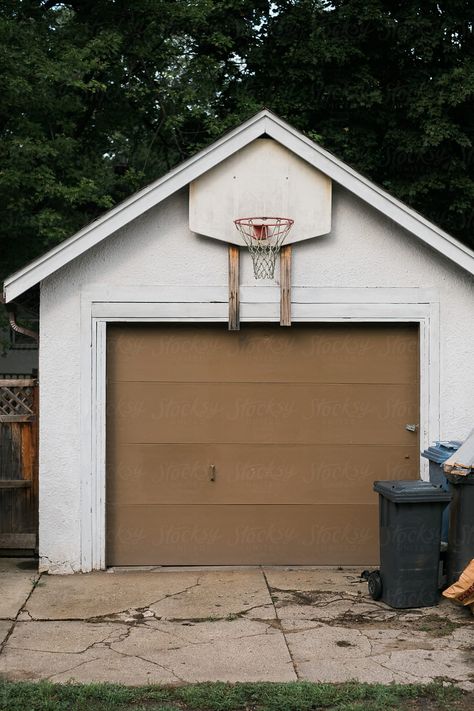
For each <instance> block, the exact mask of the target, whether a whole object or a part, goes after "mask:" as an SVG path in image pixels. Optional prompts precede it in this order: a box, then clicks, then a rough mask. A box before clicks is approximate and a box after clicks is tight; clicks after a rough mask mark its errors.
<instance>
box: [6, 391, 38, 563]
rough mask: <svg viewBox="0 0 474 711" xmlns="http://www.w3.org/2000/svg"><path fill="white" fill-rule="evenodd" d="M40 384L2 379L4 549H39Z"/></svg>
mask: <svg viewBox="0 0 474 711" xmlns="http://www.w3.org/2000/svg"><path fill="white" fill-rule="evenodd" d="M37 529H38V382H37V380H34V379H31V378H24V379H18V378H16V379H3V380H0V548H29V549H31V548H35V547H36V540H37Z"/></svg>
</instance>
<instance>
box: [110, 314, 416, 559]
mask: <svg viewBox="0 0 474 711" xmlns="http://www.w3.org/2000/svg"><path fill="white" fill-rule="evenodd" d="M107 344H108V349H107V359H108V360H107V383H108V385H107V456H106V459H107V563H108V564H109V565H213V564H214V565H238V564H247V565H251V564H262V563H263V564H267V565H271V564H275V565H278V564H279V565H285V564H313V565H314V564H323V565H324V564H328V565H329V564H331V565H334V564H341V565H342V564H351V565H358V564H360V565H362V566H365V565H371V564H376V563H377V557H378V524H377V497H376V495H375V494H374V492H373V490H372V485H373V481H374V480H376V479H391V478H417V476H418V469H419V443H418V433H417V432H415V433H412V432H407V430H406V429H405V426H406V424H407V423H418V422H419V376H418V362H419V357H418V331H417V327H416V326H414V325H411V324H403V325H396V324H387V325H380V324H356V325H347V324H331V325H328V324H297V325H294V326H293V327H292V328H291V329H282V328H280V327H279V325H276V324H273V325H264V326H262V325H261V324H252V325H249V324H242V328H241V331H240V332H238V333H229V332H228V331H227V326H226V324H218V325H194V324H192V325H189V324H186V325H184V324H183V325H170V324H166V325H163V324H160V325H158V324H140V325H129V324H126V325H114V326H111V327H110V328H108V340H107ZM211 464H212V465H214V466H215V481H214V482H211V481H209V466H210V465H211Z"/></svg>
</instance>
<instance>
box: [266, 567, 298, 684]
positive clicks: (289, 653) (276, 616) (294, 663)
mask: <svg viewBox="0 0 474 711" xmlns="http://www.w3.org/2000/svg"><path fill="white" fill-rule="evenodd" d="M260 570H261V572H262V575H263V579H264V580H265V585H266V586H267V590H268V594H269V596H270V600H271V601H272V605H273V609H274V610H275V618H276V619H277V620H278V622H279V623H280V630H281V634H282V636H283V639H284V641H285V645H286V648H287V650H288V656H289V658H290V660H291V664H292V665H293V671H294V673H295V676H296V679H297V681H299V680H300V674H299V671H298V667H297V665H296V661H295V659H294V657H293V654H292V653H291V649H290V645H289V644H288V640H287V638H286V635H285V632H284V630H283V628H282V626H281V620H280V618H279V616H278V610H277V608H276V605H275V602H274V600H273V597H272V589H271V587H270V584H269V582H268V578H267V574H266V572H265V570H264V568H260Z"/></svg>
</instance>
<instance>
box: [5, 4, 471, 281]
mask: <svg viewBox="0 0 474 711" xmlns="http://www.w3.org/2000/svg"><path fill="white" fill-rule="evenodd" d="M473 9H474V8H473V4H472V2H470V1H468V0H439V1H438V2H432V1H431V0H421V1H420V0H419V1H418V2H414V1H413V0H400V1H399V2H396V1H389V0H330V1H328V0H280V1H275V2H271V0H253V1H249V0H134V2H129V1H128V0H75V1H71V2H54V1H51V0H50V1H49V2H47V1H46V2H45V1H40V0H0V72H1V76H2V94H1V99H0V141H1V143H0V203H1V206H2V207H1V210H2V219H1V220H0V250H1V255H2V259H1V270H2V273H1V274H0V278H1V277H4V276H5V275H6V274H8V273H10V272H12V271H14V270H15V269H17V268H19V267H20V266H21V265H23V264H24V263H25V262H27V261H29V260H30V259H33V258H35V257H36V256H38V255H39V254H41V253H42V252H44V251H45V250H46V249H48V248H50V247H52V246H54V245H55V244H57V243H58V242H60V241H61V240H62V239H64V238H65V237H67V236H68V235H70V234H71V233H73V232H74V231H75V230H76V229H78V228H79V227H81V226H82V225H84V224H85V223H87V222H89V221H90V220H91V219H93V218H95V217H96V216H97V215H98V214H100V213H101V212H102V211H104V210H106V209H108V208H109V207H111V206H112V205H114V204H116V203H117V202H119V201H120V200H122V199H123V198H124V197H126V196H127V195H128V194H130V193H131V192H133V191H135V190H136V189H138V188H140V187H142V186H143V185H145V184H146V183H147V182H149V181H151V180H153V179H155V178H157V177H159V176H160V175H161V174H163V173H164V172H166V171H167V170H168V169H169V168H170V167H171V166H172V165H174V164H176V163H178V162H179V161H181V160H183V159H185V158H186V157H188V156H189V155H191V154H192V153H194V152H195V151H196V150H198V149H199V148H201V147H202V146H204V145H206V144H207V143H209V142H211V141H212V140H214V139H215V138H216V137H217V136H219V135H220V134H221V133H222V132H224V131H225V130H227V129H228V128H230V127H232V126H234V125H236V124H238V123H239V122H240V121H242V120H243V119H245V118H247V117H248V116H249V115H251V114H253V113H254V112H255V111H257V110H259V109H260V108H261V107H262V106H267V107H268V108H270V109H273V110H274V111H275V112H276V113H278V114H279V115H281V116H282V117H283V118H285V119H287V120H288V121H290V122H291V123H293V124H294V125H296V127H297V128H299V129H300V130H302V131H304V132H306V133H307V134H308V135H309V136H310V137H313V138H315V139H316V140H318V141H320V142H321V143H322V144H323V145H324V146H325V147H326V148H328V149H329V150H332V151H333V152H335V153H336V154H337V155H338V156H340V157H341V158H343V159H344V160H346V161H347V162H348V163H350V164H351V165H353V166H354V167H355V168H356V169H357V170H360V171H362V172H363V173H365V174H366V175H368V176H369V177H370V178H372V179H373V180H375V181H376V182H378V183H380V184H382V185H383V186H384V187H386V188H387V189H388V190H390V191H391V192H393V193H394V194H395V195H397V196H399V197H400V198H401V199H402V200H405V201H406V202H408V203H409V204H410V205H412V206H413V207H415V208H416V209H418V210H420V211H421V212H422V213H424V214H425V215H426V216H427V217H429V218H430V219H432V220H434V221H435V222H437V223H439V224H440V225H441V226H443V227H444V228H445V229H447V230H448V231H451V232H452V233H453V234H455V235H456V236H457V237H459V238H460V239H461V240H463V241H464V242H466V243H468V244H470V245H471V246H473V245H474V240H473V236H472V232H473V225H472V219H473V208H472V205H473V202H474V200H473V198H474V167H473V155H474V153H473V146H472V144H473V141H474V37H473V17H472V16H473Z"/></svg>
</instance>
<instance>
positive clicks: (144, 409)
mask: <svg viewBox="0 0 474 711" xmlns="http://www.w3.org/2000/svg"><path fill="white" fill-rule="evenodd" d="M107 414H108V416H109V418H111V419H112V421H113V422H114V423H115V427H116V432H115V436H116V437H117V438H118V439H119V440H120V441H121V442H129V443H132V442H136V443H138V442H141V443H146V442H163V443H166V442H214V443H216V444H217V443H219V442H223V441H226V442H248V443H258V442H268V443H275V444H277V443H279V442H290V443H307V442H314V441H317V442H321V443H322V442H324V443H328V444H347V443H357V444H411V443H413V435H412V434H411V433H409V432H407V431H406V429H405V425H406V424H407V423H409V422H415V423H416V422H417V421H418V414H417V404H416V401H414V399H413V387H412V386H411V385H409V384H399V385H386V384H376V385H374V384H349V385H348V384H339V383H337V384H312V383H304V384H303V383H297V384H295V383H285V384H281V383H272V384H266V383H125V382H124V383H116V384H115V389H114V397H113V398H111V399H110V400H109V405H108V409H107Z"/></svg>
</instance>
